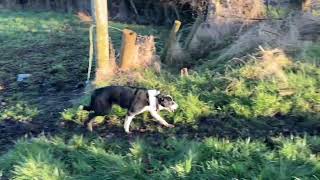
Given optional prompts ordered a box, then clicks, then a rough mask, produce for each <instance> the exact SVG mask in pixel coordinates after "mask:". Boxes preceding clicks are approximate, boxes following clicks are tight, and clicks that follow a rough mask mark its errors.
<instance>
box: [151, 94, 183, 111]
mask: <svg viewBox="0 0 320 180" xmlns="http://www.w3.org/2000/svg"><path fill="white" fill-rule="evenodd" d="M156 98H157V100H158V105H159V110H162V109H165V110H167V111H170V112H174V111H175V110H177V109H178V107H179V106H178V104H177V103H176V102H174V100H173V98H172V97H171V96H169V95H163V94H159V95H157V96H156Z"/></svg>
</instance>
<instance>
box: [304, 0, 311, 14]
mask: <svg viewBox="0 0 320 180" xmlns="http://www.w3.org/2000/svg"><path fill="white" fill-rule="evenodd" d="M302 10H303V11H304V12H310V11H311V10H312V0H304V1H303V3H302Z"/></svg>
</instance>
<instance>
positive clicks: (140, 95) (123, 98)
mask: <svg viewBox="0 0 320 180" xmlns="http://www.w3.org/2000/svg"><path fill="white" fill-rule="evenodd" d="M113 104H117V105H119V106H120V107H122V108H125V109H127V110H128V114H127V116H126V118H125V121H124V130H125V132H126V133H130V131H129V127H130V123H131V122H132V120H133V118H134V117H135V116H136V115H138V114H141V113H143V112H146V111H149V112H150V113H151V115H152V117H154V118H155V119H156V120H157V121H158V122H159V123H161V124H163V125H164V126H166V127H169V128H173V127H174V125H172V124H169V123H167V122H166V121H165V120H164V119H163V118H162V117H161V116H160V115H159V114H158V112H159V111H161V110H167V111H170V112H174V111H175V110H176V109H177V108H178V104H177V103H176V102H174V101H173V99H172V97H171V96H169V95H163V94H161V93H160V92H159V91H157V90H147V89H143V88H136V87H128V86H108V87H104V88H100V89H96V90H95V91H94V92H93V94H92V95H91V102H90V105H89V106H84V107H83V110H86V111H93V112H92V113H90V115H89V119H88V120H87V121H86V122H85V125H86V126H87V127H88V129H89V130H90V131H92V120H93V119H94V117H95V116H104V115H107V114H109V112H110V110H111V108H112V105H113Z"/></svg>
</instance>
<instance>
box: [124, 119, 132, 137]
mask: <svg viewBox="0 0 320 180" xmlns="http://www.w3.org/2000/svg"><path fill="white" fill-rule="evenodd" d="M134 117H135V115H127V116H126V118H125V120H124V130H125V132H126V133H128V134H129V133H130V130H129V128H130V124H131V122H132V120H133V118H134Z"/></svg>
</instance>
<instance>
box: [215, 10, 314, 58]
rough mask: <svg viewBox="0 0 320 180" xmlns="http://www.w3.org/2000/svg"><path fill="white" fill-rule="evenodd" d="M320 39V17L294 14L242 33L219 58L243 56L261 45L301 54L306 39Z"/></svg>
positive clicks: (292, 53) (309, 14) (261, 24)
mask: <svg viewBox="0 0 320 180" xmlns="http://www.w3.org/2000/svg"><path fill="white" fill-rule="evenodd" d="M318 39H320V17H318V16H313V15H312V14H311V13H307V14H304V15H302V16H301V15H298V14H297V15H293V16H290V17H287V18H286V19H284V20H281V21H266V22H261V23H259V24H258V25H256V26H254V27H252V28H250V29H249V30H248V31H246V32H245V33H244V34H242V35H241V36H240V37H239V39H238V40H237V41H235V42H234V43H233V44H232V45H231V46H230V47H228V48H227V49H226V51H225V52H224V53H223V54H222V55H221V56H220V57H219V58H218V62H219V61H220V60H225V59H231V58H233V57H241V56H243V55H245V54H247V53H248V52H251V51H254V50H255V49H256V47H258V46H259V45H261V46H263V47H269V48H280V49H283V50H284V51H285V52H286V53H288V54H290V55H297V54H300V53H301V52H302V51H301V50H303V46H304V44H305V43H304V41H311V40H312V41H317V40H318Z"/></svg>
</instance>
